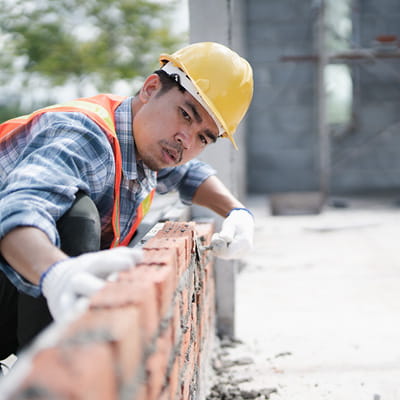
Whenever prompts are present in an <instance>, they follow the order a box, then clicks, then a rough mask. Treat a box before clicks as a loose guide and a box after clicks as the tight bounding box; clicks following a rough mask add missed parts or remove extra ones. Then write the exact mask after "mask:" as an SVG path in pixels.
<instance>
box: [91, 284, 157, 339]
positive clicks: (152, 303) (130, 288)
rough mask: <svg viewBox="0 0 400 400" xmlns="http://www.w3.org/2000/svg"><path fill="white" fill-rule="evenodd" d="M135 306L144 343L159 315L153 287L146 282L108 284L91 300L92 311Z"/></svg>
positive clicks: (152, 332)
mask: <svg viewBox="0 0 400 400" xmlns="http://www.w3.org/2000/svg"><path fill="white" fill-rule="evenodd" d="M129 305H135V306H136V307H137V308H138V309H139V311H140V327H144V332H143V333H144V337H145V342H147V341H148V340H151V338H152V337H153V336H154V334H155V332H156V330H157V328H158V325H159V315H158V306H157V297H156V292H155V288H154V285H153V284H152V283H151V282H148V281H137V280H132V281H126V280H123V281H122V280H120V281H117V282H109V283H107V285H106V286H105V287H104V288H103V289H101V290H99V291H98V292H97V293H96V294H95V295H94V296H92V298H91V302H90V306H91V308H92V309H115V308H119V307H124V306H129Z"/></svg>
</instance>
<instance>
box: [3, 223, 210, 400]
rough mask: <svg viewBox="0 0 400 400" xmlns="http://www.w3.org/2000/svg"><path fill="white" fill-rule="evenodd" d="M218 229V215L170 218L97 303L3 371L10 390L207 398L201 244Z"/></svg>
mask: <svg viewBox="0 0 400 400" xmlns="http://www.w3.org/2000/svg"><path fill="white" fill-rule="evenodd" d="M211 234H212V225H210V224H196V223H194V222H189V223H182V222H167V223H165V224H164V226H163V227H162V229H161V230H159V231H158V232H157V233H156V235H155V236H154V237H153V238H151V239H150V240H149V241H147V242H146V243H145V245H144V255H145V258H144V261H143V263H142V264H140V265H138V266H137V267H136V268H132V269H131V270H129V271H124V272H122V273H120V275H119V277H118V279H117V280H116V281H115V282H109V283H107V285H106V287H105V288H104V289H102V290H101V291H100V292H98V293H96V294H95V295H94V296H93V298H92V299H91V302H90V308H89V310H88V311H85V313H84V314H82V315H81V316H80V317H78V318H77V319H75V320H73V321H72V322H70V323H68V324H67V325H66V326H64V327H63V328H62V330H61V331H60V328H59V327H57V326H56V325H55V326H53V327H50V328H49V329H48V330H47V331H45V332H44V335H46V334H47V335H48V337H51V333H52V332H51V330H52V329H53V331H54V332H55V333H54V332H53V336H54V335H55V336H57V339H55V340H54V338H53V339H51V340H48V342H51V341H53V342H54V343H53V344H52V345H50V346H40V345H37V346H36V347H37V349H36V350H33V351H32V349H31V350H30V351H28V352H27V354H25V355H22V356H21V357H20V359H19V360H18V361H17V363H16V365H15V368H14V369H15V371H14V369H13V370H11V373H10V374H9V375H8V376H6V377H5V378H3V382H4V383H7V384H8V390H2V393H3V395H4V393H7V392H8V393H9V395H7V399H25V398H35V399H42V398H43V399H50V398H51V399H94V400H101V399H105V400H111V399H132V400H145V399H146V400H155V399H159V400H167V399H200V398H204V397H205V392H206V391H207V379H206V373H207V370H208V369H209V368H208V367H209V361H210V355H211V350H212V346H213V338H214V333H215V329H214V324H215V314H214V298H215V297H214V296H215V294H214V280H213V268H212V262H211V258H210V257H209V256H208V255H207V253H202V252H200V251H199V243H201V244H207V243H208V242H209V240H210V237H211ZM49 332H50V334H49ZM42 341H43V340H42ZM39 342H40V338H39ZM33 348H35V344H34V345H33ZM24 357H25V358H26V359H27V360H28V361H29V362H26V360H25V362H24ZM28 358H29V359H28ZM18 364H19V365H18ZM3 382H1V384H2V383H3ZM1 384H0V386H1ZM10 387H11V390H10ZM3 389H5V386H3ZM0 397H1V396H0Z"/></svg>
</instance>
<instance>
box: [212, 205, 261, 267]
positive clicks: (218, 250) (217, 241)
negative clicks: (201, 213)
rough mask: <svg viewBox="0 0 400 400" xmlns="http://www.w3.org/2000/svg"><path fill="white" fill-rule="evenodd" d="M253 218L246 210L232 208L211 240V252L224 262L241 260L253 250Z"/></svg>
mask: <svg viewBox="0 0 400 400" xmlns="http://www.w3.org/2000/svg"><path fill="white" fill-rule="evenodd" d="M253 236H254V217H253V214H252V213H251V212H250V211H249V210H247V208H234V209H232V210H231V211H230V212H229V213H228V216H227V217H226V219H225V221H224V222H223V224H222V229H221V231H220V232H219V233H214V235H213V236H212V238H211V246H210V247H211V250H212V252H213V254H214V255H215V256H217V257H219V258H223V259H226V260H233V259H240V258H243V257H244V256H245V255H246V254H247V253H249V252H250V250H251V249H252V248H253Z"/></svg>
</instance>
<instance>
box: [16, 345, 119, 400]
mask: <svg viewBox="0 0 400 400" xmlns="http://www.w3.org/2000/svg"><path fill="white" fill-rule="evenodd" d="M113 368H114V362H113V357H112V350H111V347H110V346H108V345H107V344H104V343H85V344H72V343H70V344H69V345H67V344H65V343H64V345H63V346H59V347H57V348H49V349H46V350H42V351H41V352H39V353H38V354H37V355H36V356H35V358H34V360H33V364H32V368H31V371H30V373H29V375H28V376H27V378H26V379H25V381H24V383H23V384H22V386H21V390H20V392H19V393H20V394H19V396H21V398H22V397H23V395H22V393H23V392H24V390H28V389H29V388H37V389H39V388H42V390H45V391H48V392H49V393H50V394H49V395H48V396H45V397H46V398H54V399H56V398H60V399H61V398H62V399H85V400H86V399H87V400H102V399H104V400H112V399H117V397H118V391H117V385H116V379H115V371H114V370H113ZM16 397H18V396H16Z"/></svg>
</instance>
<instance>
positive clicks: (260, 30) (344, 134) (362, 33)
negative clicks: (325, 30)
mask: <svg viewBox="0 0 400 400" xmlns="http://www.w3.org/2000/svg"><path fill="white" fill-rule="evenodd" d="M318 4H319V2H315V1H312V0H302V1H295V0H281V1H265V0H249V1H247V2H246V13H247V18H246V23H245V28H246V40H247V47H248V55H249V59H250V62H251V63H252V65H253V67H254V70H255V98H254V102H253V105H252V107H251V109H250V115H249V120H248V128H249V129H248V135H247V140H248V143H247V148H248V156H247V159H248V163H247V165H248V171H247V176H248V181H249V183H248V187H249V190H250V191H251V192H256V193H271V192H277V191H278V192H279V191H303V190H315V189H316V188H318V187H319V156H318V152H319V142H318V131H317V130H318V128H317V115H316V113H317V107H316V106H317V90H316V83H317V73H316V63H315V60H312V59H308V60H305V61H292V62H282V61H281V57H282V56H304V55H312V54H316V51H315V50H316V48H315V47H316V35H315V28H314V27H315V21H316V17H317V9H316V8H315V7H316V6H318ZM352 4H353V7H352V10H353V40H352V45H353V47H355V48H371V46H373V42H374V39H375V38H376V37H377V36H379V35H384V34H392V35H397V37H398V38H399V39H400V2H399V1H397V0H382V1H379V2H377V1H369V0H354V1H353V3H352ZM347 63H348V64H349V65H351V68H352V73H353V79H354V105H353V114H354V120H353V121H352V124H351V126H350V127H349V128H350V129H342V130H341V129H339V132H340V133H339V134H337V132H338V130H337V129H335V132H336V134H333V133H332V135H331V149H332V163H331V168H332V170H331V181H330V183H331V192H333V193H346V192H353V193H354V192H362V191H371V190H372V191H376V190H389V189H398V188H399V186H400V179H399V176H400V158H399V157H398V149H399V147H400V135H399V134H398V132H399V129H400V117H399V115H400V90H399V87H400V85H399V80H400V74H399V72H398V71H399V70H400V68H399V67H400V59H399V58H397V59H396V58H385V59H383V58H377V59H375V60H374V59H369V60H367V61H365V60H364V61H353V62H347ZM332 132H333V131H332Z"/></svg>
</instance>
